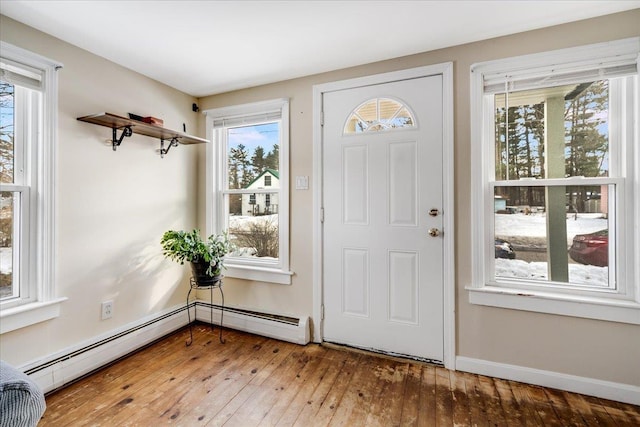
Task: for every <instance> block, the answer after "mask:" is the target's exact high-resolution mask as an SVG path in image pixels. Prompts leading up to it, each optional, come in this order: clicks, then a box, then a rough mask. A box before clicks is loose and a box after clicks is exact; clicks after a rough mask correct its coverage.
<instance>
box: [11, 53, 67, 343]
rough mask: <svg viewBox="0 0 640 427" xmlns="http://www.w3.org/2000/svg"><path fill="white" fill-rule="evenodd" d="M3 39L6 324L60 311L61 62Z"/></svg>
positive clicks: (21, 323)
mask: <svg viewBox="0 0 640 427" xmlns="http://www.w3.org/2000/svg"><path fill="white" fill-rule="evenodd" d="M1 43H2V44H1V46H0V318H1V319H2V320H1V321H0V323H1V324H2V326H1V327H0V332H7V331H10V330H14V329H17V328H20V327H23V326H26V325H29V324H33V323H36V322H39V321H42V320H46V319H49V318H52V317H55V316H57V315H58V311H59V308H58V306H57V303H59V302H60V301H61V299H56V298H55V283H54V279H55V274H54V260H53V254H54V240H53V238H54V229H53V227H54V224H55V221H54V177H55V170H54V169H55V145H56V141H55V135H56V126H57V124H56V115H57V105H56V103H57V77H56V70H57V69H58V68H60V67H61V65H60V64H58V63H56V62H53V61H51V60H49V59H46V58H43V57H41V56H39V55H36V54H33V53H31V52H28V51H25V50H23V49H21V48H18V47H15V46H12V45H10V44H8V43H4V42H1Z"/></svg>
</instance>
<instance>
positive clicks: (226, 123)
mask: <svg viewBox="0 0 640 427" xmlns="http://www.w3.org/2000/svg"><path fill="white" fill-rule="evenodd" d="M281 118H282V111H281V110H277V111H269V112H262V113H259V114H247V115H240V116H228V117H216V118H214V119H213V128H214V129H220V128H223V127H235V126H243V125H253V124H258V123H267V122H274V121H277V120H280V119H281Z"/></svg>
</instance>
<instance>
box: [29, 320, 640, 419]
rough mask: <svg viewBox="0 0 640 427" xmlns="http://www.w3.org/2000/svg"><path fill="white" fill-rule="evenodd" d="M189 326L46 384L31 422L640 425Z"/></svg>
mask: <svg viewBox="0 0 640 427" xmlns="http://www.w3.org/2000/svg"><path fill="white" fill-rule="evenodd" d="M217 332H218V331H217V329H216V331H215V332H212V331H211V329H210V328H209V326H206V325H203V324H197V325H195V326H194V337H193V338H194V342H193V345H192V346H190V347H186V346H185V341H186V339H187V338H188V335H189V332H188V329H182V330H180V331H178V332H176V333H174V334H172V335H170V336H168V337H166V338H165V339H163V340H162V341H159V342H158V343H156V344H154V345H152V346H150V347H148V348H146V349H144V350H142V351H140V352H137V353H136V354H134V355H132V356H129V357H127V358H125V359H123V360H121V361H119V362H118V363H116V364H114V365H111V366H109V367H107V368H105V369H103V370H101V371H99V372H97V373H95V374H93V375H91V376H89V377H87V378H84V379H82V380H80V381H78V382H76V383H75V384H72V385H70V386H68V387H66V388H64V389H62V390H60V391H57V392H55V393H53V394H51V395H49V396H47V399H46V400H47V410H46V412H45V414H44V417H43V419H42V420H41V422H40V424H39V426H85V425H87V426H154V427H155V426H164V425H181V426H205V425H206V426H221V425H225V426H241V427H247V426H301V427H306V426H385V427H386V426H454V425H455V426H476V425H477V426H640V407H638V406H634V405H627V404H622V403H618V402H612V401H607V400H603V399H598V398H594V397H589V396H583V395H579V394H573V393H568V392H564V391H560V390H552V389H547V388H542V387H537V386H530V385H526V384H522V383H516V382H513V381H505V380H500V379H496V378H490V377H484V376H480V375H473V374H468V373H464V372H452V371H449V370H447V369H444V368H440V367H435V366H431V365H426V364H420V363H414V362H407V361H398V360H393V359H389V358H382V357H377V356H372V355H369V354H362V353H356V352H350V351H343V350H340V349H334V348H327V347H322V346H319V345H315V344H310V345H307V346H305V347H302V346H298V345H295V344H290V343H286V342H281V341H276V340H272V339H268V338H263V337H259V336H255V335H250V334H245V333H241V332H237V331H232V330H225V331H224V337H225V338H226V344H220V342H219V341H218V335H217Z"/></svg>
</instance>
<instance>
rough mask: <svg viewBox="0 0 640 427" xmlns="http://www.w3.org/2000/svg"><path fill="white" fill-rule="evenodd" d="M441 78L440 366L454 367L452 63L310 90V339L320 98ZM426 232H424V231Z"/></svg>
mask: <svg viewBox="0 0 640 427" xmlns="http://www.w3.org/2000/svg"><path fill="white" fill-rule="evenodd" d="M435 75H441V76H442V91H443V92H442V95H443V96H442V100H443V102H442V103H443V105H442V107H443V111H442V113H443V114H442V122H443V123H442V144H443V146H442V157H443V159H442V161H443V176H442V198H443V206H442V210H443V227H442V229H443V234H442V236H443V240H444V242H443V243H444V248H443V263H444V265H443V301H442V303H443V327H444V329H443V340H444V342H443V349H444V353H443V354H444V360H443V362H444V366H445V367H446V368H448V369H455V352H456V348H455V343H456V337H455V251H454V243H455V239H454V238H455V233H454V217H455V216H454V211H453V207H454V200H453V198H454V169H453V168H454V161H453V154H454V151H453V140H454V139H453V62H446V63H442V64H435V65H428V66H424V67H417V68H411V69H406V70H400V71H393V72H389V73H382V74H375V75H371V76H365V77H357V78H353V79H347V80H339V81H334V82H329V83H323V84H318V85H314V86H313V182H314V183H316V185H313V341H314V342H317V343H320V342H322V341H323V331H322V319H323V307H322V302H323V277H322V271H323V265H324V264H323V261H324V260H323V257H322V248H323V245H324V242H323V233H322V215H323V213H322V208H323V205H322V193H323V187H322V182H323V176H322V153H323V152H322V142H323V141H322V120H323V117H322V100H323V95H324V94H325V93H327V92H333V91H336V90H343V89H353V88H357V87H362V86H370V85H375V84H383V83H390V82H394V81H398V80H406V79H414V78H420V77H429V76H435ZM425 232H426V230H425Z"/></svg>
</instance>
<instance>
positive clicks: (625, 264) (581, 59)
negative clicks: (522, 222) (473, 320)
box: [466, 37, 640, 324]
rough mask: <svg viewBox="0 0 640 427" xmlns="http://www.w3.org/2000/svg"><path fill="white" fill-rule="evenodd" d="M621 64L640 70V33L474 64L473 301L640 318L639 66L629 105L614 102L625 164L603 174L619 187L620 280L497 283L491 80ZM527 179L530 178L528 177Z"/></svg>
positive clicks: (609, 317)
mask: <svg viewBox="0 0 640 427" xmlns="http://www.w3.org/2000/svg"><path fill="white" fill-rule="evenodd" d="M618 66H619V67H631V68H633V67H635V69H636V70H638V69H640V37H634V38H630V39H624V40H619V41H613V42H607V43H599V44H595V45H589V46H581V47H577V48H570V49H562V50H557V51H552V52H545V53H540V54H533V55H526V56H520V57H515V58H506V59H501V60H495V61H489V62H483V63H479V64H474V65H473V66H472V67H471V162H472V168H471V173H472V186H471V189H472V195H473V196H472V197H473V199H472V218H473V222H472V245H471V246H472V283H471V285H470V286H467V287H466V289H467V290H468V291H469V302H470V303H472V304H478V305H486V306H493V307H502V308H509V309H517V310H526V311H534V312H540V313H550V314H559V315H567V316H574V317H583V318H590V319H599V320H608V321H616V322H623V323H631V324H640V230H639V229H640V220H639V218H640V197H638V194H639V192H640V166H639V165H640V144H639V138H640V123H639V120H638V112H639V111H640V105H639V100H640V82H639V77H638V73H637V71H636V73H635V75H634V76H633V77H631V78H630V79H628V81H632V83H631V84H632V86H631V88H630V89H626V90H625V92H624V93H625V95H629V96H626V98H625V99H626V102H625V103H624V105H621V104H617V103H616V104H614V103H612V105H611V106H610V108H611V109H614V108H615V109H616V111H623V114H622V117H621V118H619V120H618V118H616V117H614V118H613V121H612V123H611V127H612V133H615V132H617V133H618V134H619V136H618V138H619V139H620V140H621V141H622V142H623V143H622V147H621V149H622V150H625V151H626V152H625V153H622V154H618V155H617V156H613V157H612V162H613V161H615V159H620V160H621V163H622V164H618V165H616V167H617V169H618V170H619V171H621V172H620V173H618V174H615V173H614V175H612V176H611V177H610V178H607V179H605V180H603V182H604V181H606V183H611V182H614V183H615V184H616V186H617V187H618V189H617V191H616V194H617V195H618V197H616V202H615V203H616V206H615V209H616V214H615V227H617V228H618V229H619V230H620V231H619V232H618V236H619V237H620V239H619V240H618V242H617V244H618V248H619V251H618V254H617V268H613V269H611V271H610V274H616V275H617V283H616V286H615V287H611V288H607V289H600V290H596V289H593V288H591V289H589V288H585V287H580V286H572V285H567V286H561V285H559V284H557V283H552V286H549V283H550V282H546V283H545V285H544V286H541V285H540V284H539V282H538V283H536V282H534V281H528V282H527V281H522V280H508V279H505V278H502V277H501V278H500V280H499V281H498V280H496V279H495V277H494V276H493V275H494V271H493V259H494V248H493V244H492V242H493V234H492V225H491V224H492V223H491V221H492V220H493V203H494V200H493V186H492V182H493V181H494V179H495V178H494V176H493V172H492V171H493V150H494V144H495V140H494V138H493V129H492V126H493V120H494V118H493V114H494V112H493V110H492V109H491V108H490V107H491V106H492V105H493V104H492V102H491V100H490V98H491V95H487V94H486V93H485V85H487V84H491V82H492V80H494V81H495V82H500V80H504V79H508V78H511V76H515V77H516V78H519V79H527V78H530V79H531V80H534V79H539V78H543V77H545V76H556V77H555V78H556V79H558V78H562V76H563V75H565V74H566V75H567V76H569V75H571V76H575V75H577V74H578V73H582V72H585V73H588V72H590V71H591V70H601V69H604V68H606V67H612V68H613V67H618ZM557 76H560V77H557ZM603 78H606V76H605V77H603ZM523 81H524V80H523ZM625 84H626V83H625ZM616 90H618V89H616ZM613 150H615V148H613ZM595 180H597V178H596V179H595ZM540 181H541V183H542V181H549V182H551V181H553V180H540ZM568 181H571V183H572V184H573V185H588V184H587V183H581V182H580V179H579V178H575V179H570V180H568ZM573 181H576V182H573ZM589 183H590V182H589ZM521 185H523V186H527V185H529V183H528V182H527V181H523V182H522V184H521ZM568 185H571V184H568ZM489 205H491V208H489ZM498 282H499V283H498Z"/></svg>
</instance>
